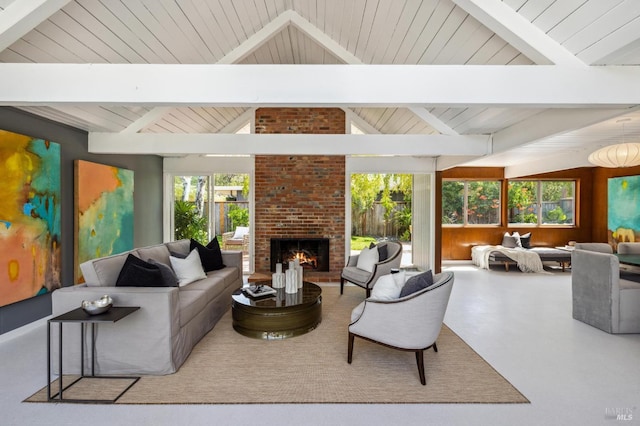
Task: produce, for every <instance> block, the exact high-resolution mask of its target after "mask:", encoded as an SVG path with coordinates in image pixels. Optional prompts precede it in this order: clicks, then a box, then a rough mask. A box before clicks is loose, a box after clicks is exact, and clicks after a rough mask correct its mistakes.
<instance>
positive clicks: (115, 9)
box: [101, 0, 176, 64]
mask: <svg viewBox="0 0 640 426" xmlns="http://www.w3.org/2000/svg"><path fill="white" fill-rule="evenodd" d="M101 4H102V5H103V6H104V7H105V8H107V9H108V10H109V11H110V12H111V14H112V15H113V16H114V17H115V19H116V20H118V21H120V22H121V26H122V27H124V28H126V31H122V32H120V31H121V26H118V27H116V29H117V30H118V34H121V35H122V37H123V38H124V39H125V40H128V42H129V43H131V45H132V47H133V48H134V49H135V50H136V51H138V52H140V54H143V52H144V57H145V60H146V62H147V63H153V64H157V63H176V58H175V57H174V56H173V55H172V54H171V52H169V50H168V49H167V48H166V46H165V45H164V44H162V43H161V42H160V40H158V39H157V38H156V37H155V35H154V34H153V33H152V32H151V30H150V28H148V27H147V26H146V25H145V24H143V23H142V21H141V19H139V18H138V16H136V15H135V14H134V13H133V11H131V10H130V9H129V8H128V7H125V6H124V5H123V3H122V2H120V1H107V0H101ZM128 4H129V3H128Z"/></svg>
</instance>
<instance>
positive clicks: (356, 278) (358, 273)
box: [342, 266, 371, 283]
mask: <svg viewBox="0 0 640 426" xmlns="http://www.w3.org/2000/svg"><path fill="white" fill-rule="evenodd" d="M342 277H343V278H344V279H345V280H347V281H350V282H352V283H364V282H367V281H369V278H371V272H367V271H365V270H362V269H358V268H356V267H355V266H347V267H345V268H344V269H343V270H342Z"/></svg>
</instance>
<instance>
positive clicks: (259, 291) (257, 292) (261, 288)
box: [243, 285, 278, 297]
mask: <svg viewBox="0 0 640 426" xmlns="http://www.w3.org/2000/svg"><path fill="white" fill-rule="evenodd" d="M243 290H244V291H245V292H246V293H247V294H248V295H249V296H251V297H264V296H272V295H274V294H278V292H277V291H276V290H274V289H273V288H271V287H269V286H268V285H258V286H249V287H245V288H244V289H243Z"/></svg>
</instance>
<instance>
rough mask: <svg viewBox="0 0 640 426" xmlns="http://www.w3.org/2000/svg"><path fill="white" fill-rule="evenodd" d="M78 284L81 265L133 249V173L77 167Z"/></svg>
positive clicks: (102, 167)
mask: <svg viewBox="0 0 640 426" xmlns="http://www.w3.org/2000/svg"><path fill="white" fill-rule="evenodd" d="M75 175H76V176H75V228H76V229H75V249H76V250H75V252H76V265H75V270H76V283H81V282H84V279H83V277H82V272H81V271H80V264H81V263H82V262H85V261H87V260H91V259H95V258H97V257H103V256H109V255H112V254H118V253H122V252H124V251H127V250H131V249H133V171H132V170H126V169H121V168H119V167H113V166H107V165H104V164H97V163H91V162H89V161H82V160H76V163H75Z"/></svg>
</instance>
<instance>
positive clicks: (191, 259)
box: [169, 249, 207, 287]
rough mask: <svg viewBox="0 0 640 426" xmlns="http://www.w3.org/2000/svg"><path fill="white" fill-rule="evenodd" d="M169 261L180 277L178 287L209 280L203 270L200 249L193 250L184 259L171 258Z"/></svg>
mask: <svg viewBox="0 0 640 426" xmlns="http://www.w3.org/2000/svg"><path fill="white" fill-rule="evenodd" d="M169 261H171V267H172V268H173V270H174V272H175V273H176V276H177V277H178V285H179V286H180V287H183V286H185V285H187V284H191V283H192V282H194V281H198V280H201V279H204V278H207V274H205V273H204V269H202V262H200V255H199V254H198V249H193V250H192V251H191V253H189V256H187V257H185V258H184V259H180V258H177V257H173V256H169Z"/></svg>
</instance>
